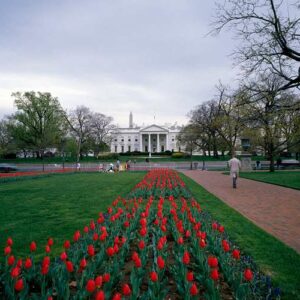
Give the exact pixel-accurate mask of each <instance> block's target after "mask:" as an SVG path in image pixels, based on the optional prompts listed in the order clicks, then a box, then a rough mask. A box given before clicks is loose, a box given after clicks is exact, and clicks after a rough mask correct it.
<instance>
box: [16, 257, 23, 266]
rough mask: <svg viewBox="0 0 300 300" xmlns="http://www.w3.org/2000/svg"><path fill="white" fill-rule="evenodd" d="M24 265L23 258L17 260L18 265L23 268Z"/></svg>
mask: <svg viewBox="0 0 300 300" xmlns="http://www.w3.org/2000/svg"><path fill="white" fill-rule="evenodd" d="M22 265H23V261H22V259H18V261H17V267H19V268H22Z"/></svg>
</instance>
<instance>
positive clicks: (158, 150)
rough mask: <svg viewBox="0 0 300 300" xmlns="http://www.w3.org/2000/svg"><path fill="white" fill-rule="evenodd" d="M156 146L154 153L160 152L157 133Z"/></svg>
mask: <svg viewBox="0 0 300 300" xmlns="http://www.w3.org/2000/svg"><path fill="white" fill-rule="evenodd" d="M156 146H157V150H156V152H160V148H159V133H158V134H157V143H156Z"/></svg>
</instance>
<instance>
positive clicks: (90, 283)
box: [85, 279, 96, 293]
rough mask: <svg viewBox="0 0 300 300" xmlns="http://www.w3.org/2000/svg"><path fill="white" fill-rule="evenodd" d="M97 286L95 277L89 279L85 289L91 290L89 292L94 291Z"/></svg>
mask: <svg viewBox="0 0 300 300" xmlns="http://www.w3.org/2000/svg"><path fill="white" fill-rule="evenodd" d="M95 288H96V285H95V281H94V280H93V279H89V280H88V282H87V284H86V287H85V289H86V290H87V291H88V292H89V293H92V292H93V291H94V290H95Z"/></svg>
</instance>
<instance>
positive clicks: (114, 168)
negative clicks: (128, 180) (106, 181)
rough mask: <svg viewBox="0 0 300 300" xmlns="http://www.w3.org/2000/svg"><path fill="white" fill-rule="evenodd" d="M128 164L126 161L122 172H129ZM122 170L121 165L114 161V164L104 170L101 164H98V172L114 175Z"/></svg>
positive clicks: (118, 161) (129, 161) (129, 162)
mask: <svg viewBox="0 0 300 300" xmlns="http://www.w3.org/2000/svg"><path fill="white" fill-rule="evenodd" d="M130 164H131V160H127V161H126V163H125V165H124V170H126V171H129V170H130ZM122 170H123V167H122V165H121V162H120V160H117V161H116V164H115V165H114V164H113V163H110V164H109V165H108V166H107V168H105V166H104V164H103V163H100V164H99V172H109V173H116V172H120V171H122Z"/></svg>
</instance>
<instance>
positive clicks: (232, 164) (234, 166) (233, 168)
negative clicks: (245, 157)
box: [228, 156, 241, 189]
mask: <svg viewBox="0 0 300 300" xmlns="http://www.w3.org/2000/svg"><path fill="white" fill-rule="evenodd" d="M228 166H229V168H230V176H231V178H232V187H233V188H234V189H236V182H237V178H238V175H239V171H240V168H241V161H240V160H239V159H237V158H236V157H235V156H232V159H230V160H229V161H228Z"/></svg>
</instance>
